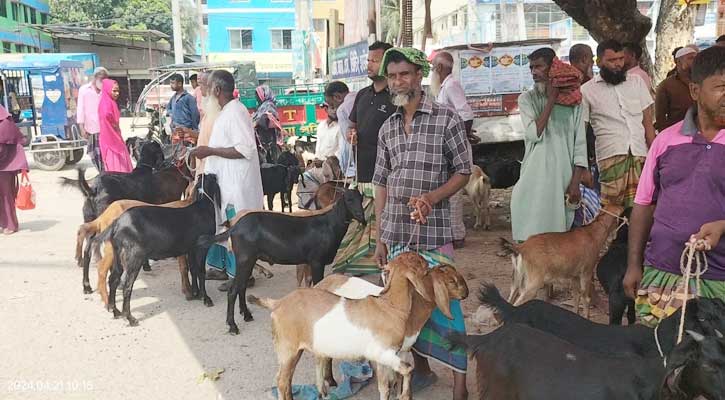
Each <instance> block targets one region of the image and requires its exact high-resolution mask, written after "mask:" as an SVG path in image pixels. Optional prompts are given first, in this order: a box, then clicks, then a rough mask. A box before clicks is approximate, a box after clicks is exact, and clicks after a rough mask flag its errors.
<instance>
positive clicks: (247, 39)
mask: <svg viewBox="0 0 725 400" xmlns="http://www.w3.org/2000/svg"><path fill="white" fill-rule="evenodd" d="M229 47H230V48H231V49H232V50H252V30H251V29H230V30H229Z"/></svg>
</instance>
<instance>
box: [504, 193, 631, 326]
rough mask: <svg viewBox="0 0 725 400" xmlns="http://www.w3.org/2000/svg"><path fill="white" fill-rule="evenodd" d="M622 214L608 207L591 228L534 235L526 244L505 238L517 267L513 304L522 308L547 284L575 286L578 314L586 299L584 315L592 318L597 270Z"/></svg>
mask: <svg viewBox="0 0 725 400" xmlns="http://www.w3.org/2000/svg"><path fill="white" fill-rule="evenodd" d="M622 211H623V209H622V207H620V206H613V205H609V206H605V208H604V211H600V213H599V215H598V216H597V217H596V218H595V219H594V221H592V223H591V224H589V225H586V226H583V227H580V228H574V229H572V230H571V231H569V232H549V233H542V234H538V235H534V236H531V237H530V238H528V239H527V240H526V241H525V242H524V243H522V244H515V243H511V242H509V241H508V240H506V239H503V238H502V239H501V245H502V247H503V248H504V251H506V252H508V253H509V254H510V255H511V261H512V263H513V267H514V271H513V280H512V283H511V293H510V295H509V299H508V300H509V302H513V304H514V305H515V306H518V305H520V304H522V303H524V302H527V301H529V300H531V299H533V298H534V297H536V293H537V292H538V291H539V289H541V288H543V287H544V286H545V285H548V284H553V283H564V284H565V285H566V284H569V283H571V287H572V290H573V291H574V311H575V312H576V313H577V314H578V313H579V304H580V303H581V300H582V297H583V298H584V299H583V301H584V316H585V317H586V318H589V305H590V304H591V296H592V293H591V291H592V288H593V285H592V278H593V276H594V268H595V267H596V265H597V262H598V261H599V259H600V258H601V257H602V255H603V254H604V253H606V251H607V247H608V246H609V244H610V243H611V242H612V240H613V239H614V237H615V236H616V233H617V227H618V221H619V217H618V216H619V215H620V214H621V213H622Z"/></svg>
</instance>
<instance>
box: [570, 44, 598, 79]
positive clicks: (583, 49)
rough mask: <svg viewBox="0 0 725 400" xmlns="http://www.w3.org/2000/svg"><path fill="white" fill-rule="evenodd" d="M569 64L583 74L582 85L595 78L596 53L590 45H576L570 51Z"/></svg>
mask: <svg viewBox="0 0 725 400" xmlns="http://www.w3.org/2000/svg"><path fill="white" fill-rule="evenodd" d="M569 64H571V66H572V67H574V68H576V69H578V70H579V72H581V73H582V84H585V83H587V82H589V80H591V79H592V78H593V77H594V53H593V52H592V48H591V47H589V45H586V44H584V43H579V44H575V45H574V46H571V48H570V49H569Z"/></svg>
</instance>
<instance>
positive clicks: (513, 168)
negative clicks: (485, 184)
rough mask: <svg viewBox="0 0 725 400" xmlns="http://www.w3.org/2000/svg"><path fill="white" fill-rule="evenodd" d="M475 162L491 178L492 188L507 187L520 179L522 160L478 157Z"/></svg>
mask: <svg viewBox="0 0 725 400" xmlns="http://www.w3.org/2000/svg"><path fill="white" fill-rule="evenodd" d="M473 163H474V164H476V165H478V166H479V167H481V169H482V170H483V172H484V173H486V175H487V176H488V177H489V178H490V179H491V188H492V189H506V188H510V187H511V186H513V185H515V184H516V182H518V181H519V176H520V174H521V161H518V160H514V159H506V158H504V159H487V158H476V159H475V160H473Z"/></svg>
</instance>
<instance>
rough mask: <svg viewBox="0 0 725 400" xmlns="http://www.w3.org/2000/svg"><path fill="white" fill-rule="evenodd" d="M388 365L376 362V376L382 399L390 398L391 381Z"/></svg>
mask: <svg viewBox="0 0 725 400" xmlns="http://www.w3.org/2000/svg"><path fill="white" fill-rule="evenodd" d="M387 369H388V367H386V366H384V365H382V364H380V363H375V376H376V377H377V379H378V393H380V400H390V382H389V381H388V379H387V378H388V373H387V371H386V370H387Z"/></svg>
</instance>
